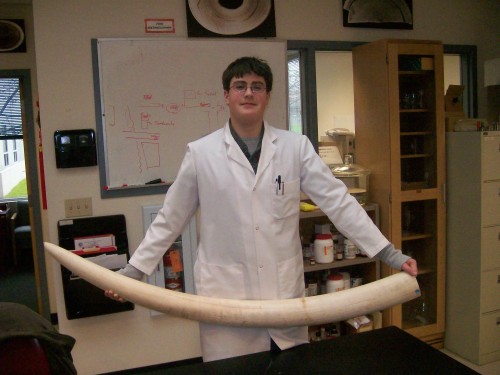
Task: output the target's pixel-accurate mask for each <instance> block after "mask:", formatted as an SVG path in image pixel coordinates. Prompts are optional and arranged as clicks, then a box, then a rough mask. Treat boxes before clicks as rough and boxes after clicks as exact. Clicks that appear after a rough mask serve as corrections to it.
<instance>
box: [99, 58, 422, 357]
mask: <svg viewBox="0 0 500 375" xmlns="http://www.w3.org/2000/svg"><path fill="white" fill-rule="evenodd" d="M222 83H223V88H224V97H225V101H226V104H227V105H228V107H229V113H230V117H229V121H228V122H227V124H226V125H225V127H224V128H223V129H219V130H217V131H215V132H213V133H212V134H209V135H207V136H206V137H204V138H202V139H199V140H197V141H195V142H192V143H190V144H189V145H188V147H187V152H186V155H185V157H184V160H183V162H182V165H181V167H180V170H179V173H178V176H177V179H176V180H175V182H174V184H173V185H172V186H171V187H170V189H169V191H168V193H167V195H166V197H165V201H164V205H163V208H162V209H161V210H160V212H159V213H158V215H157V217H156V219H155V220H154V222H153V223H152V224H151V227H150V228H149V230H148V232H147V233H146V236H145V238H144V240H143V241H142V243H141V244H140V246H139V248H138V249H137V250H136V251H135V253H134V254H133V256H132V258H131V259H130V264H129V265H127V267H126V268H125V269H124V270H121V271H120V272H121V273H123V274H125V275H127V276H130V277H134V278H136V279H141V278H142V276H143V275H144V274H150V273H151V272H152V271H153V270H154V268H155V267H156V265H157V264H158V262H159V261H160V259H161V257H162V255H163V254H164V252H165V251H166V250H167V249H168V248H169V246H170V244H171V243H172V242H173V241H175V239H176V238H177V237H178V236H179V234H180V233H181V232H182V230H183V228H184V226H185V225H186V224H187V223H188V222H189V220H190V219H191V217H192V215H193V214H194V213H195V212H196V210H197V209H199V210H200V218H199V231H200V238H199V245H198V256H197V259H196V262H195V265H194V277H195V287H196V293H197V294H200V295H205V296H210V297H220V298H233V299H250V300H260V299H286V298H296V297H301V296H303V293H304V269H303V261H302V247H301V242H300V237H299V214H300V208H299V203H300V191H303V192H304V193H306V194H307V195H308V196H309V197H310V198H311V199H312V200H313V201H314V202H315V203H316V204H317V205H318V206H319V207H320V208H321V209H322V210H323V212H325V213H326V214H327V215H328V217H329V218H330V220H331V221H332V223H333V224H334V225H335V227H336V228H337V229H338V230H339V231H341V232H342V233H343V234H344V235H345V236H346V237H348V238H349V239H351V240H352V241H354V243H355V244H356V245H357V246H358V247H359V248H361V249H363V251H364V252H365V253H366V254H367V255H368V256H370V257H373V256H377V257H379V258H380V259H382V260H383V261H385V262H386V263H388V264H389V265H391V266H392V267H395V268H397V269H402V270H404V271H406V272H408V273H409V274H411V275H414V276H416V274H417V264H416V262H415V260H413V259H411V258H408V257H406V256H404V255H402V253H401V252H400V251H397V250H395V249H394V247H393V246H392V245H391V244H390V243H389V241H388V240H387V239H386V238H385V237H384V236H383V235H382V234H381V233H380V231H379V230H378V229H377V227H376V226H375V225H374V224H373V222H372V220H371V219H370V218H369V217H368V215H367V214H366V212H365V210H364V209H363V208H362V207H361V206H360V205H359V204H358V203H357V201H356V200H355V199H354V198H352V197H351V196H350V195H349V194H348V193H347V189H346V187H345V185H344V184H343V183H342V182H341V181H339V180H337V179H335V178H334V176H333V175H332V173H331V171H330V169H329V168H328V167H327V165H326V164H325V163H324V162H323V161H322V160H321V159H320V158H319V156H318V155H317V153H316V152H315V150H314V148H313V147H312V145H311V143H310V142H309V140H308V139H307V137H305V136H303V135H298V134H295V133H292V132H289V131H285V130H280V129H276V128H274V127H272V126H270V125H269V124H267V123H266V122H265V121H264V112H265V110H266V107H267V104H268V102H269V98H270V93H271V90H272V83H273V78H272V72H271V69H270V68H269V66H268V65H267V63H266V62H265V61H263V60H260V59H257V58H253V57H243V58H240V59H238V60H236V61H234V62H233V63H231V64H230V65H229V66H228V67H227V69H226V70H225V71H224V73H223V76H222ZM106 295H108V296H109V297H110V298H114V299H117V300H120V299H121V298H120V296H118V295H116V294H114V293H113V292H112V291H106ZM200 333H201V347H202V352H203V359H204V360H205V361H211V360H215V359H222V358H227V357H232V356H238V355H244V354H249V353H255V352H260V351H266V350H269V349H270V348H271V345H272V346H273V347H274V348H276V346H277V347H279V348H280V349H287V348H290V347H293V346H296V345H299V344H303V343H306V342H308V334H307V327H289V328H280V329H274V328H269V329H266V328H246V327H228V326H219V325H214V324H207V323H203V322H202V323H200Z"/></svg>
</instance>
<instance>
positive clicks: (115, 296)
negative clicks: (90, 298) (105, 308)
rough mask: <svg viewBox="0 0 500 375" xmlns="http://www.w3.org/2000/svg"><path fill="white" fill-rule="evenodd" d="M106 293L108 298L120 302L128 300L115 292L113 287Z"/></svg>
mask: <svg viewBox="0 0 500 375" xmlns="http://www.w3.org/2000/svg"><path fill="white" fill-rule="evenodd" d="M104 295H105V296H106V297H108V298H111V299H112V300H115V301H118V302H122V303H123V302H126V300H125V299H124V298H123V297H121V296H120V295H119V294H117V293H115V292H114V291H112V290H111V289H108V290H105V291H104Z"/></svg>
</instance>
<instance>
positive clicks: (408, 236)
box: [402, 232, 433, 241]
mask: <svg viewBox="0 0 500 375" xmlns="http://www.w3.org/2000/svg"><path fill="white" fill-rule="evenodd" d="M432 237H433V235H432V234H429V233H404V232H403V238H402V240H403V241H415V240H424V239H426V238H432Z"/></svg>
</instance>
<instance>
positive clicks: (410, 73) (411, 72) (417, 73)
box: [398, 70, 434, 76]
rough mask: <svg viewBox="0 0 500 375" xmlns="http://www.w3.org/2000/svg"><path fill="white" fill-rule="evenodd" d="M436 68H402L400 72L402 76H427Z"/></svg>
mask: <svg viewBox="0 0 500 375" xmlns="http://www.w3.org/2000/svg"><path fill="white" fill-rule="evenodd" d="M433 73H434V70H400V71H398V74H399V75H400V76H426V75H432V74H433Z"/></svg>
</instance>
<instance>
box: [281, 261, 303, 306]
mask: <svg viewBox="0 0 500 375" xmlns="http://www.w3.org/2000/svg"><path fill="white" fill-rule="evenodd" d="M302 267H303V260H302V254H297V255H295V256H294V257H293V258H291V259H287V260H284V261H282V262H279V263H278V282H279V293H280V296H279V298H280V299H286V298H297V297H302V296H304V288H305V285H304V274H303V273H302V272H300V270H302Z"/></svg>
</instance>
